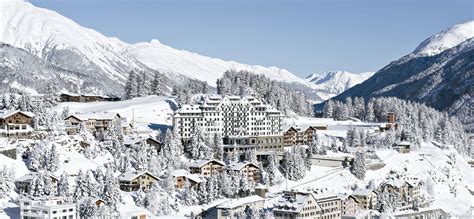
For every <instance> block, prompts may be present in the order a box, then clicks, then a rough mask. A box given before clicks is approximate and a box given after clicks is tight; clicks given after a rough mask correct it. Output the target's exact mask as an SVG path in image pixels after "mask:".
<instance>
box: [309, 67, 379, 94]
mask: <svg viewBox="0 0 474 219" xmlns="http://www.w3.org/2000/svg"><path fill="white" fill-rule="evenodd" d="M374 74H375V72H364V73H358V74H356V73H350V72H347V71H328V72H326V73H324V74H320V75H319V74H311V75H309V76H308V77H306V79H305V80H306V81H308V82H310V83H313V84H314V85H315V86H313V88H314V89H316V91H315V92H316V93H317V94H318V95H319V96H320V97H321V98H322V99H323V100H327V99H329V98H332V97H334V96H337V95H338V94H340V93H342V92H344V91H345V90H347V89H349V88H351V87H353V86H355V85H357V84H360V83H362V82H364V81H365V80H367V79H368V78H370V77H372V75H374Z"/></svg>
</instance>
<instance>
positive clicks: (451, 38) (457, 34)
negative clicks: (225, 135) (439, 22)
mask: <svg viewBox="0 0 474 219" xmlns="http://www.w3.org/2000/svg"><path fill="white" fill-rule="evenodd" d="M472 37H474V21H468V22H465V23H462V24H458V25H454V26H452V27H451V28H449V29H447V30H445V31H442V32H440V33H438V34H436V35H434V36H432V37H430V38H428V39H426V40H424V41H423V42H421V44H420V45H419V46H418V47H417V48H416V49H415V50H414V51H413V53H412V54H411V56H414V57H422V56H434V55H437V54H440V53H441V52H443V51H445V50H447V49H450V48H453V47H455V46H457V45H459V44H460V43H462V42H464V41H466V40H468V39H470V38H472Z"/></svg>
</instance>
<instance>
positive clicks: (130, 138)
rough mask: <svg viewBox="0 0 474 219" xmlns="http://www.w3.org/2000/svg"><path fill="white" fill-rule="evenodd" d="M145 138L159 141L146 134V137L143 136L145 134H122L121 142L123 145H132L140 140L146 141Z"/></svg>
mask: <svg viewBox="0 0 474 219" xmlns="http://www.w3.org/2000/svg"><path fill="white" fill-rule="evenodd" d="M147 140H152V141H155V142H157V143H159V141H158V140H156V139H154V138H152V137H150V136H148V137H145V136H124V137H123V144H124V145H133V144H137V143H139V142H140V141H147Z"/></svg>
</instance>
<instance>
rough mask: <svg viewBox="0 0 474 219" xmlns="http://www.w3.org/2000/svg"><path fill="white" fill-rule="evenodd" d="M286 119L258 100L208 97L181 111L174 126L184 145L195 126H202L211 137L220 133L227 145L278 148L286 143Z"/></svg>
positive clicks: (237, 97) (176, 116) (176, 114)
mask: <svg viewBox="0 0 474 219" xmlns="http://www.w3.org/2000/svg"><path fill="white" fill-rule="evenodd" d="M283 117H284V115H283V114H282V113H281V112H280V111H278V110H277V109H275V108H273V107H272V106H270V105H267V104H265V103H263V102H262V101H260V100H258V99H257V98H255V97H251V96H246V97H239V96H224V97H222V96H219V95H207V96H204V97H202V99H201V101H200V102H199V103H198V104H197V105H183V106H182V107H181V108H180V109H178V110H177V111H176V112H175V114H174V117H173V126H174V128H175V129H176V130H177V132H178V134H179V136H180V137H181V139H182V140H183V141H184V142H187V141H188V140H189V138H190V137H191V133H192V131H193V129H194V128H195V127H201V128H202V129H203V131H204V133H205V134H207V135H208V136H209V137H211V136H213V135H214V134H220V135H221V136H222V137H223V141H224V144H225V145H233V144H240V145H259V146H260V148H261V149H262V148H264V146H266V147H265V149H273V148H274V149H276V146H280V148H281V145H282V144H283V132H282V119H283ZM269 146H270V147H269ZM271 146H274V147H271Z"/></svg>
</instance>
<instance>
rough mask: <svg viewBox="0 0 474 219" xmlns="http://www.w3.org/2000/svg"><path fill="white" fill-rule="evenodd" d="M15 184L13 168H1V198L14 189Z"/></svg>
mask: <svg viewBox="0 0 474 219" xmlns="http://www.w3.org/2000/svg"><path fill="white" fill-rule="evenodd" d="M14 188H15V186H14V184H13V169H9V168H7V167H6V166H3V168H2V169H1V170H0V199H4V198H5V197H6V196H8V195H9V193H10V192H12V191H13V190H14Z"/></svg>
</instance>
